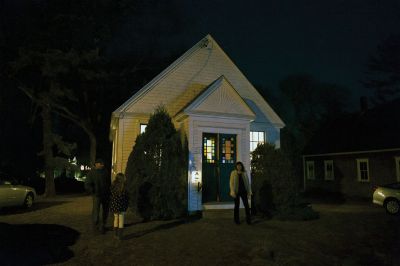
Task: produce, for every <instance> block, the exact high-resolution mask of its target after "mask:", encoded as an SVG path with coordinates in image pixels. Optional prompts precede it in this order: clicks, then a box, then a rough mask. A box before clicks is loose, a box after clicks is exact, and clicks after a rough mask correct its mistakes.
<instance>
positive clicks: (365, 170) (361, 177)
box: [356, 159, 369, 182]
mask: <svg viewBox="0 0 400 266" xmlns="http://www.w3.org/2000/svg"><path fill="white" fill-rule="evenodd" d="M356 161H357V178H358V181H360V182H369V165H368V159H357V160H356Z"/></svg>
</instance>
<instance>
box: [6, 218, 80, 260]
mask: <svg viewBox="0 0 400 266" xmlns="http://www.w3.org/2000/svg"><path fill="white" fill-rule="evenodd" d="M79 235H80V233H79V232H78V231H76V230H74V229H72V228H69V227H66V226H62V225H56V224H7V223H0V239H1V241H0V261H1V265H44V264H50V263H60V262H65V261H67V260H69V259H70V258H72V257H73V256H74V254H73V252H72V251H71V250H70V249H69V246H71V245H73V244H74V243H75V242H76V241H77V240H78V238H79Z"/></svg>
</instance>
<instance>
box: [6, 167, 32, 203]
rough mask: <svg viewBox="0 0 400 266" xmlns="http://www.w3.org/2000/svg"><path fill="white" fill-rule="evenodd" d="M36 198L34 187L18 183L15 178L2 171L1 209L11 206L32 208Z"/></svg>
mask: <svg viewBox="0 0 400 266" xmlns="http://www.w3.org/2000/svg"><path fill="white" fill-rule="evenodd" d="M35 198H36V191H35V189H34V188H31V187H28V186H22V185H18V183H17V182H16V180H15V179H13V178H11V177H10V176H8V175H6V174H4V173H0V209H1V208H3V207H10V206H23V207H25V208H30V207H32V205H33V203H34V201H35Z"/></svg>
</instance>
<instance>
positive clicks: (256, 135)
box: [250, 131, 265, 152]
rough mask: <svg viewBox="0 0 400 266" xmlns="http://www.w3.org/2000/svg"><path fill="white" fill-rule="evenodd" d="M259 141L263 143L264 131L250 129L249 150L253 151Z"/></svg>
mask: <svg viewBox="0 0 400 266" xmlns="http://www.w3.org/2000/svg"><path fill="white" fill-rule="evenodd" d="M260 143H265V132H264V131H250V152H252V151H254V150H255V149H256V148H257V145H258V144H260Z"/></svg>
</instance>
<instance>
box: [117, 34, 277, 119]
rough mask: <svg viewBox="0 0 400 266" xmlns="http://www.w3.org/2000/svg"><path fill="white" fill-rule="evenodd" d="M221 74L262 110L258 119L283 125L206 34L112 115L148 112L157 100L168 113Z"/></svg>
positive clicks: (187, 100)
mask: <svg viewBox="0 0 400 266" xmlns="http://www.w3.org/2000/svg"><path fill="white" fill-rule="evenodd" d="M221 75H224V76H225V77H226V78H228V79H229V81H230V83H232V85H233V87H234V88H235V90H236V91H237V93H238V94H239V95H240V97H241V98H243V99H244V100H245V101H246V102H250V103H252V104H254V105H256V107H257V111H258V112H262V115H257V118H256V120H257V121H258V122H264V123H269V124H272V125H275V126H277V127H283V126H284V123H283V121H282V120H281V119H280V118H279V116H278V115H277V114H276V113H275V112H274V110H273V109H272V108H271V107H270V105H269V104H268V103H267V102H266V101H265V100H264V98H263V97H262V96H261V95H260V94H259V93H258V91H257V90H256V89H255V88H254V86H253V85H252V84H251V83H250V82H249V81H248V80H247V78H246V77H245V76H244V75H243V73H242V72H241V71H240V70H239V69H238V68H237V66H236V65H235V64H234V63H233V62H232V60H231V59H230V58H229V57H228V56H227V55H226V53H225V52H224V51H223V50H222V49H221V47H220V46H219V45H218V44H217V42H216V41H215V40H214V39H213V38H212V37H211V36H210V35H207V36H206V37H205V38H203V39H202V40H200V41H199V42H198V43H196V44H195V45H194V46H193V47H192V48H190V49H189V50H188V51H187V52H185V53H184V54H183V55H182V56H181V57H179V58H178V59H177V60H176V61H175V62H173V63H172V64H171V65H170V66H168V67H167V68H166V69H165V70H164V71H162V72H161V73H160V74H159V75H157V76H156V77H155V78H154V79H153V80H151V81H150V82H149V83H148V84H146V85H145V86H144V87H143V88H142V89H140V90H139V91H138V92H137V93H136V94H135V95H133V96H132V97H131V98H130V99H128V100H127V101H126V102H125V103H124V104H122V105H121V106H120V107H119V108H118V109H117V110H115V111H114V112H113V117H119V116H121V115H122V114H124V113H152V112H153V111H154V108H155V107H156V106H157V105H160V104H164V105H165V106H166V107H167V109H170V108H172V109H173V111H172V112H171V115H174V114H176V112H177V111H179V110H181V109H182V108H183V106H185V105H187V104H188V103H189V102H191V101H192V100H193V97H195V96H196V95H198V93H199V92H200V91H201V90H202V89H204V88H205V87H207V85H208V84H210V83H211V82H212V81H214V80H216V79H217V78H218V77H220V76H221ZM193 87H196V89H194V90H193V93H187V90H188V89H193ZM186 94H189V95H191V96H190V97H188V95H186ZM177 99H179V101H177ZM177 105H180V106H177ZM171 106H173V107H171ZM252 109H253V110H255V109H254V108H252ZM169 111H170V110H169Z"/></svg>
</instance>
